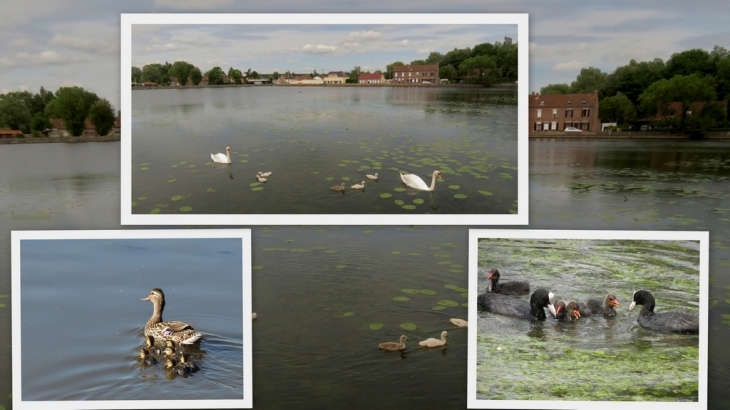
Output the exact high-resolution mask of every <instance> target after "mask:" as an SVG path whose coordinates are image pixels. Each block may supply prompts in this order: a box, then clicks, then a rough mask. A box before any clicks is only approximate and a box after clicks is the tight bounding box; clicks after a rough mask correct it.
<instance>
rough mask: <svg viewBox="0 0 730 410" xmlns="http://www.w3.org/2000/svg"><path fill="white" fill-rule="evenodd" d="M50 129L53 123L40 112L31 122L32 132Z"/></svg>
mask: <svg viewBox="0 0 730 410" xmlns="http://www.w3.org/2000/svg"><path fill="white" fill-rule="evenodd" d="M48 128H51V121H49V120H48V117H46V116H45V115H44V114H43V113H40V112H37V113H35V114H34V115H33V118H31V120H30V129H31V131H43V130H45V129H48Z"/></svg>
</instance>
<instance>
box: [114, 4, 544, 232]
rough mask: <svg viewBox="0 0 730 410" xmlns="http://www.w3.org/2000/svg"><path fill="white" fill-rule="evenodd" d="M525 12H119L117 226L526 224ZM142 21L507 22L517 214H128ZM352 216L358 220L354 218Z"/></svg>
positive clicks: (527, 90)
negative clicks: (513, 28) (134, 73)
mask: <svg viewBox="0 0 730 410" xmlns="http://www.w3.org/2000/svg"><path fill="white" fill-rule="evenodd" d="M528 20H529V19H528V15H527V14H526V13H521V14H520V13H514V14H479V13H473V14H162V13H161V14H124V13H123V14H122V15H121V26H122V28H121V72H122V76H121V98H122V109H121V110H122V112H123V113H126V114H125V115H124V116H122V128H121V134H122V136H121V152H122V153H121V195H120V200H121V223H122V225H148V226H149V225H372V224H377V225H471V226H475V225H527V224H528V215H529V209H528V204H529V198H528V195H529V190H528V161H529V158H528V145H529V138H528V108H527V105H528V97H529V95H528V93H529V85H528V81H529V78H528V76H529V47H528V43H529V30H528ZM135 24H136V25H144V24H317V25H327V24H330V25H333V24H337V25H345V24H359V25H362V24H393V25H403V24H460V25H474V24H483V25H486V24H493V25H496V24H510V25H517V39H516V41H517V42H519V43H521V44H522V46H521V47H519V49H518V61H519V63H518V67H517V110H518V115H517V199H518V201H517V213H516V214H509V213H507V214H496V215H489V214H464V215H462V214H455V215H431V214H427V215H396V214H373V215H370V214H365V215H362V214H280V215H279V214H234V215H226V214H223V215H211V214H185V215H160V214H156V215H147V214H145V215H140V214H133V213H132V206H131V204H132V118H131V113H132V79H131V77H130V76H129V75H124V73H128V72H129V69H130V67H131V66H132V25H135ZM353 216H357V218H353Z"/></svg>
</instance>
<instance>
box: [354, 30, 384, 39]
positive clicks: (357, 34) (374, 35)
mask: <svg viewBox="0 0 730 410" xmlns="http://www.w3.org/2000/svg"><path fill="white" fill-rule="evenodd" d="M347 38H348V39H351V40H361V41H362V40H379V39H381V38H383V33H381V32H379V31H372V30H370V31H365V30H363V31H353V32H352V33H350V34H348V35H347Z"/></svg>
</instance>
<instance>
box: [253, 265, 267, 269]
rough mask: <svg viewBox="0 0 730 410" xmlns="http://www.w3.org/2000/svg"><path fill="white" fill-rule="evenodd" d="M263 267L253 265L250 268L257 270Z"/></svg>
mask: <svg viewBox="0 0 730 410" xmlns="http://www.w3.org/2000/svg"><path fill="white" fill-rule="evenodd" d="M263 267H264V265H254V266H252V267H251V269H253V270H259V269H262V268H263Z"/></svg>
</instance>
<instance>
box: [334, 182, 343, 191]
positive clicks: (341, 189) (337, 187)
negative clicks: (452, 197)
mask: <svg viewBox="0 0 730 410" xmlns="http://www.w3.org/2000/svg"><path fill="white" fill-rule="evenodd" d="M331 189H332V190H333V191H344V190H345V183H344V182H343V183H342V185H335V186H333V187H332V188H331Z"/></svg>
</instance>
